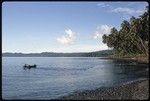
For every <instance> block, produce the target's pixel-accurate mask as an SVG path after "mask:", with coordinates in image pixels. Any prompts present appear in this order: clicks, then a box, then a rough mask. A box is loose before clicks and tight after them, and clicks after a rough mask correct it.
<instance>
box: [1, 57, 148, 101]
mask: <svg viewBox="0 0 150 101" xmlns="http://www.w3.org/2000/svg"><path fill="white" fill-rule="evenodd" d="M24 64H30V65H32V64H36V65H37V68H35V69H34V68H32V69H30V70H28V69H27V70H24V69H23V65H24ZM147 68H148V64H140V63H137V62H135V61H132V62H131V61H130V62H129V61H121V60H120V61H118V60H111V59H100V58H98V57H97V58H93V57H3V58H2V98H3V99H57V98H59V97H61V96H64V95H68V94H71V93H72V92H74V91H82V90H91V89H95V88H98V87H104V86H105V87H106V86H107V87H109V86H115V85H119V84H122V83H126V82H130V81H133V80H137V79H143V78H148V75H149V74H148V69H147Z"/></svg>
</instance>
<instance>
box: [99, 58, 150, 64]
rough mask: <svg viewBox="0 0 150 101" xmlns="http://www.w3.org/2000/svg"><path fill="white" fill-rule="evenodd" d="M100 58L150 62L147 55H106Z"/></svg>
mask: <svg viewBox="0 0 150 101" xmlns="http://www.w3.org/2000/svg"><path fill="white" fill-rule="evenodd" d="M100 59H115V60H127V61H130V60H131V61H136V62H139V63H146V64H148V63H149V59H148V58H147V57H131V58H130V57H105V58H103V57H102V58H100Z"/></svg>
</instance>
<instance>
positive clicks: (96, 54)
mask: <svg viewBox="0 0 150 101" xmlns="http://www.w3.org/2000/svg"><path fill="white" fill-rule="evenodd" d="M110 55H112V50H102V51H96V52H85V53H84V52H79V53H55V52H42V53H28V54H25V53H8V52H7V53H3V54H2V56H3V57H107V56H110Z"/></svg>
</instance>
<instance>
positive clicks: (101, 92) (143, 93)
mask: <svg viewBox="0 0 150 101" xmlns="http://www.w3.org/2000/svg"><path fill="white" fill-rule="evenodd" d="M60 99H63V100H147V99H149V79H144V80H138V81H133V82H129V83H126V84H123V85H119V86H116V87H101V88H98V89H96V90H86V91H83V92H74V93H73V94H70V95H67V96H64V97H61V98H60Z"/></svg>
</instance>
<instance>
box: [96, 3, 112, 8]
mask: <svg viewBox="0 0 150 101" xmlns="http://www.w3.org/2000/svg"><path fill="white" fill-rule="evenodd" d="M97 6H100V7H110V5H109V4H106V3H103V2H101V3H98V4H97Z"/></svg>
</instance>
